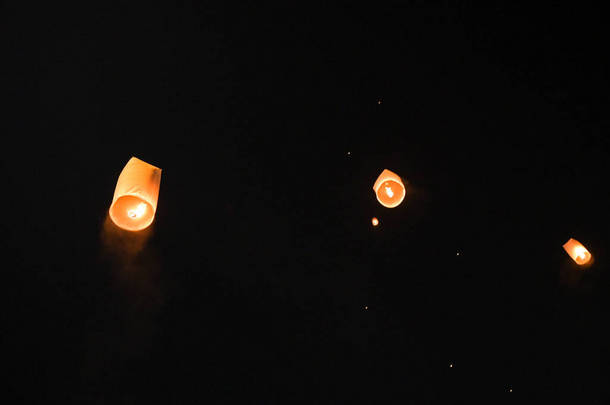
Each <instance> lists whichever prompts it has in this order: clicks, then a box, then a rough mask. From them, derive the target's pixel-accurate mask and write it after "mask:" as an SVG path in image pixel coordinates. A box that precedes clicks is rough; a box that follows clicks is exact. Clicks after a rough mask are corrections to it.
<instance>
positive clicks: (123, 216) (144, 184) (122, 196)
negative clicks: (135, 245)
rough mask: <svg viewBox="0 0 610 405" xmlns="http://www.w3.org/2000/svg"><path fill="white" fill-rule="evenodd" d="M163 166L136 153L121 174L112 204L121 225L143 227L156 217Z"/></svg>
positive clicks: (112, 212)
mask: <svg viewBox="0 0 610 405" xmlns="http://www.w3.org/2000/svg"><path fill="white" fill-rule="evenodd" d="M160 184H161V169H159V168H158V167H155V166H153V165H151V164H148V163H146V162H144V161H142V160H140V159H138V158H135V157H132V158H131V159H129V162H127V164H126V165H125V167H124V168H123V171H122V172H121V174H120V175H119V180H118V181H117V183H116V188H115V189H114V197H113V198H112V204H111V205H110V210H109V214H110V218H111V219H112V222H114V223H115V224H116V225H117V226H118V227H120V228H123V229H126V230H128V231H140V230H142V229H144V228H146V227H147V226H149V225H150V224H151V223H152V222H153V219H154V218H155V212H156V211H157V200H158V198H159V186H160Z"/></svg>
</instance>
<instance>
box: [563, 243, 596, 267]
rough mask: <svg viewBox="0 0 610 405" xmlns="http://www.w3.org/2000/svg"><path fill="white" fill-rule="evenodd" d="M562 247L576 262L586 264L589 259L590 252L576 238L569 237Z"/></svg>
mask: <svg viewBox="0 0 610 405" xmlns="http://www.w3.org/2000/svg"><path fill="white" fill-rule="evenodd" d="M563 248H564V250H565V251H566V252H567V253H568V254H569V255H570V257H571V258H572V260H574V261H575V262H576V264H579V265H583V264H587V263H588V262H589V261H590V260H591V253H589V251H588V250H587V248H586V247H584V246H583V245H582V243H580V242H579V241H577V240H576V239H572V238H570V240H569V241H567V242H566V243H565V244H564V245H563Z"/></svg>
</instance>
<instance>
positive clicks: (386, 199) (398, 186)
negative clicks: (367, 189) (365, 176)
mask: <svg viewBox="0 0 610 405" xmlns="http://www.w3.org/2000/svg"><path fill="white" fill-rule="evenodd" d="M373 190H375V194H376V195H377V201H379V202H380V203H381V205H383V206H384V207H387V208H394V207H397V206H398V205H400V203H401V202H402V200H404V198H405V194H406V192H405V185H404V184H403V183H402V180H401V178H400V177H399V176H398V175H397V174H396V173H394V172H391V171H389V170H388V169H385V170H384V171H383V172H381V174H380V175H379V177H378V178H377V181H375V185H373Z"/></svg>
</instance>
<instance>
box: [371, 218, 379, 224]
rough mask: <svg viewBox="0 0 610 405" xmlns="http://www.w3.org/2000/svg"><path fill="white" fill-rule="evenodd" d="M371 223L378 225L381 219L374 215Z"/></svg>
mask: <svg viewBox="0 0 610 405" xmlns="http://www.w3.org/2000/svg"><path fill="white" fill-rule="evenodd" d="M371 223H372V224H373V226H377V225H379V220H378V219H377V218H375V217H373V219H371Z"/></svg>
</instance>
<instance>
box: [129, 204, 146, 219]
mask: <svg viewBox="0 0 610 405" xmlns="http://www.w3.org/2000/svg"><path fill="white" fill-rule="evenodd" d="M145 212H146V204H144V203H140V204H138V206H137V207H136V208H135V209H131V210H129V211H127V215H128V216H129V218H132V219H136V218H140V217H141V216H142V215H144V213H145Z"/></svg>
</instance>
